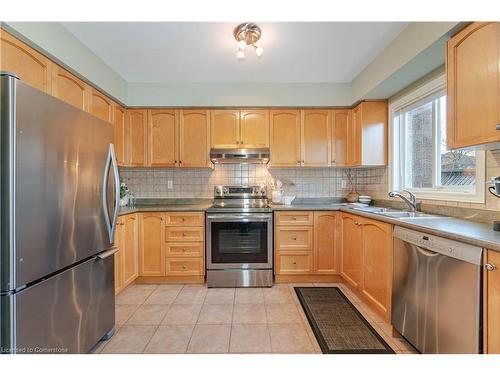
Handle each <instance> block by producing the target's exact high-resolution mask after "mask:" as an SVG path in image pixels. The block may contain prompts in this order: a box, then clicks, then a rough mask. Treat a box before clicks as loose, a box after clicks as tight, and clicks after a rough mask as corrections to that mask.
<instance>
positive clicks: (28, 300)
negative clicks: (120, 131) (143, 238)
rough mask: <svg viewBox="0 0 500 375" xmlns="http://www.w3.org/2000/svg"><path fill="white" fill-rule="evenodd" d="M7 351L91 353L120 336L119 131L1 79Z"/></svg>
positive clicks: (0, 325)
mask: <svg viewBox="0 0 500 375" xmlns="http://www.w3.org/2000/svg"><path fill="white" fill-rule="evenodd" d="M0 94H1V95H0V107H1V115H0V116H1V117H0V122H1V131H0V144H1V147H0V168H1V170H0V172H1V180H0V191H1V201H0V215H1V216H0V222H1V232H0V244H1V253H0V293H1V294H0V350H1V352H3V353H86V352H88V351H89V350H90V349H91V348H92V347H93V346H94V345H95V344H96V343H97V342H98V341H99V340H100V339H101V338H103V337H109V336H110V335H112V333H113V330H114V324H115V322H114V308H115V307H114V304H115V299H114V276H113V272H114V270H113V269H114V264H113V262H114V256H113V254H114V252H115V251H116V250H115V249H114V248H113V238H114V231H115V225H116V218H117V214H118V199H119V178H118V169H117V165H116V159H115V156H114V151H113V145H112V140H113V131H112V126H111V124H109V123H106V122H104V121H101V120H99V119H97V118H96V117H94V116H92V115H90V114H88V113H86V112H84V111H81V110H79V109H77V108H75V107H73V106H71V105H69V104H66V103H64V102H62V101H60V100H58V99H56V98H54V97H52V96H50V95H47V94H45V93H43V92H41V91H39V90H36V89H34V88H31V87H30V86H27V85H26V84H24V83H23V82H21V81H19V80H18V79H17V78H15V77H14V76H12V75H9V74H7V73H1V74H0Z"/></svg>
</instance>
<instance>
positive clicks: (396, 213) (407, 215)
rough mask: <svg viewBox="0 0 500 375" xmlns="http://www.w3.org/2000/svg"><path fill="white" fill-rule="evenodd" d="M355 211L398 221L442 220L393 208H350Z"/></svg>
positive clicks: (436, 216) (421, 213)
mask: <svg viewBox="0 0 500 375" xmlns="http://www.w3.org/2000/svg"><path fill="white" fill-rule="evenodd" d="M351 208H353V209H355V210H357V211H362V212H369V213H372V214H376V215H382V216H386V217H392V218H393V219H400V220H414V219H432V218H436V219H438V218H442V216H438V215H432V214H426V213H423V212H419V211H414V212H413V211H402V210H397V209H394V208H386V207H374V206H368V207H351Z"/></svg>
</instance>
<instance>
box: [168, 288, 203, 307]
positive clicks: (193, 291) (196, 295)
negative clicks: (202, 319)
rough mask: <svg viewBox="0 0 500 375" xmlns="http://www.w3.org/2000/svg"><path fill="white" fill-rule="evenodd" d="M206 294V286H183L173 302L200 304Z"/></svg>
mask: <svg viewBox="0 0 500 375" xmlns="http://www.w3.org/2000/svg"><path fill="white" fill-rule="evenodd" d="M206 295H207V289H206V288H200V287H186V286H185V287H184V288H182V290H181V291H180V292H179V294H178V295H177V297H176V298H175V301H174V304H182V305H185V304H190V303H192V304H202V303H203V301H204V300H205V297H206Z"/></svg>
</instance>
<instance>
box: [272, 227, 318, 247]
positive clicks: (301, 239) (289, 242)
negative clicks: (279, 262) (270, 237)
mask: <svg viewBox="0 0 500 375" xmlns="http://www.w3.org/2000/svg"><path fill="white" fill-rule="evenodd" d="M275 235H276V250H303V251H304V250H312V248H313V227H298V226H297V227H276V230H275Z"/></svg>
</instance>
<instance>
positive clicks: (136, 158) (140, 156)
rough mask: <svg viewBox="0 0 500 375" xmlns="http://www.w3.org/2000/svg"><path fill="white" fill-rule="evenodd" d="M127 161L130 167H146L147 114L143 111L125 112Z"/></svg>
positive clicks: (131, 110)
mask: <svg viewBox="0 0 500 375" xmlns="http://www.w3.org/2000/svg"><path fill="white" fill-rule="evenodd" d="M126 119H127V128H128V131H127V134H128V136H129V137H128V142H127V147H128V154H129V155H128V161H129V165H130V166H132V167H144V166H146V135H147V125H148V123H147V119H148V112H147V110H145V109H130V110H127V118H126Z"/></svg>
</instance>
